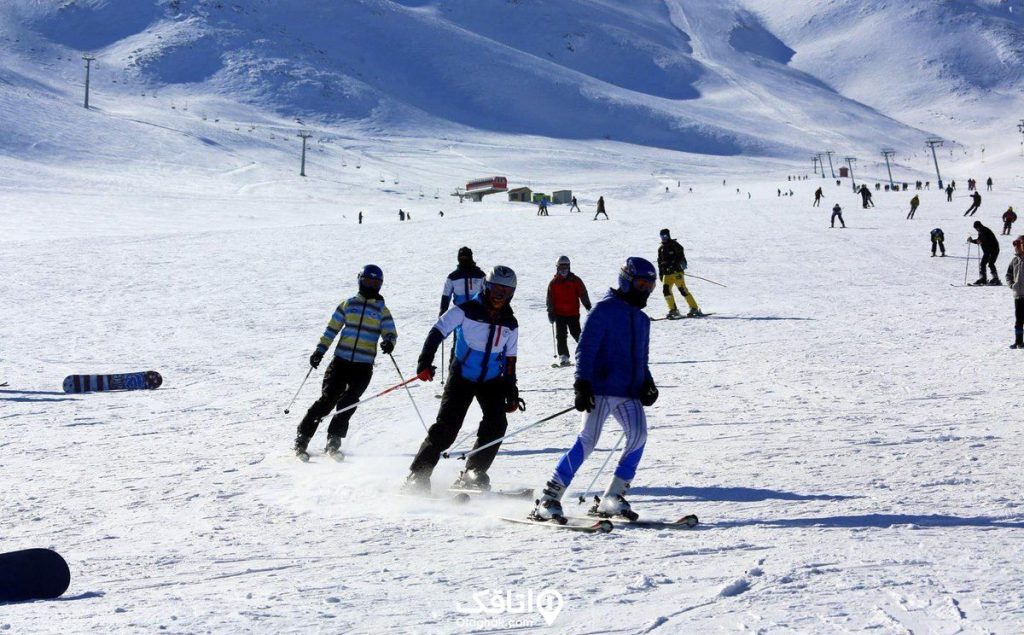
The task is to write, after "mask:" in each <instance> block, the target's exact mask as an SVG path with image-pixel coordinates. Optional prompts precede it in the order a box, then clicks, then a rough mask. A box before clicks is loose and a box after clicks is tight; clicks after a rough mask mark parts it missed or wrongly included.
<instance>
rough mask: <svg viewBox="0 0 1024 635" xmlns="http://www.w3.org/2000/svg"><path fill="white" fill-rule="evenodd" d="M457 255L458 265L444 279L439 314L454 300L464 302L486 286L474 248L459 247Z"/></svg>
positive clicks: (459, 302) (458, 302)
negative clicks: (475, 258) (475, 257)
mask: <svg viewBox="0 0 1024 635" xmlns="http://www.w3.org/2000/svg"><path fill="white" fill-rule="evenodd" d="M457 257H458V266H456V267H455V270H454V271H452V272H451V273H449V274H448V277H447V278H445V281H444V289H443V290H442V291H441V310H440V311H438V312H437V314H438V315H439V316H440V315H442V314H444V312H445V311H447V310H448V307H449V306H450V305H451V303H452V302H453V301H454V302H455V304H457V305H458V304H462V303H463V302H466V301H467V300H469V299H471V298H472V297H473V296H475V295H476V294H478V293H480V291H482V290H483V288H484V272H483V271H481V270H480V267H477V266H476V262H474V261H473V250H472V249H470V248H469V247H459V252H458V256H457Z"/></svg>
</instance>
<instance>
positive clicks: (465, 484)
mask: <svg viewBox="0 0 1024 635" xmlns="http://www.w3.org/2000/svg"><path fill="white" fill-rule="evenodd" d="M451 489H475V490H479V491H481V492H489V491H491V477H489V476H487V472H481V471H479V470H462V471H461V472H459V478H457V479H455V482H454V483H452V487H451Z"/></svg>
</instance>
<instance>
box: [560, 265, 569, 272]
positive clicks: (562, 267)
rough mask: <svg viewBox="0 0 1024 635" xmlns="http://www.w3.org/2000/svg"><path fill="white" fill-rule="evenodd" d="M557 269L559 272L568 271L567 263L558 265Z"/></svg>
mask: <svg viewBox="0 0 1024 635" xmlns="http://www.w3.org/2000/svg"><path fill="white" fill-rule="evenodd" d="M557 271H558V272H559V273H569V265H558V267H557Z"/></svg>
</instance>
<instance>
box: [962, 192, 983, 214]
mask: <svg viewBox="0 0 1024 635" xmlns="http://www.w3.org/2000/svg"><path fill="white" fill-rule="evenodd" d="M971 199H972V201H973V202H972V203H971V206H970V207H968V208H967V211H966V212H964V216H974V214H975V213H976V212H977V211H978V208H979V207H981V192H977V191H976V192H974V194H971Z"/></svg>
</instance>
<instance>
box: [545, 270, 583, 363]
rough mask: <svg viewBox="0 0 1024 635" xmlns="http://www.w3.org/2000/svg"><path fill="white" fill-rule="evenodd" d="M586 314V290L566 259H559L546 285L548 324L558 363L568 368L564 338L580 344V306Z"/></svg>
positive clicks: (567, 348)
mask: <svg viewBox="0 0 1024 635" xmlns="http://www.w3.org/2000/svg"><path fill="white" fill-rule="evenodd" d="M581 303H582V304H583V308H584V309H586V310H587V311H588V312H589V311H590V296H589V295H587V287H586V285H585V284H583V281H582V280H580V279H579V277H578V276H576V274H574V273H573V272H572V271H571V269H570V263H569V257H568V256H561V257H560V258H559V259H558V263H557V264H556V269H555V277H554V278H552V279H551V282H549V283H548V301H547V305H548V321H549V322H551V323H552V324H554V325H555V340H556V342H557V343H556V347H557V349H558V358H559V359H558V361H559V363H560V364H561V365H562V366H569V365H570V363H571V362H570V361H569V344H568V341H567V340H568V338H567V334H568V335H572V339H573V340H574V341H576V342H579V341H580V304H581Z"/></svg>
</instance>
